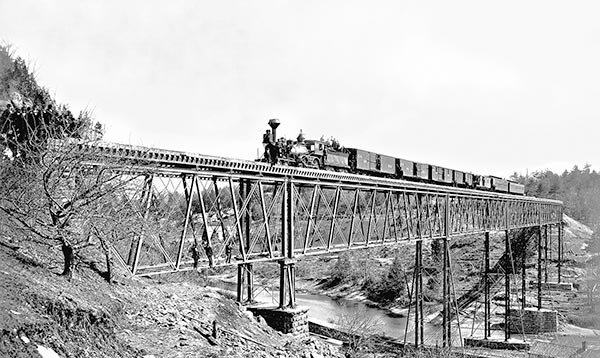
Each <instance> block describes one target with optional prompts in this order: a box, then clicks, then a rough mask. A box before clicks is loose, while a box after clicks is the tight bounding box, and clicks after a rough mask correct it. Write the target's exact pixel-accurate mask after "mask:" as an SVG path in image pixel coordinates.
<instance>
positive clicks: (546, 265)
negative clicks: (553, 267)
mask: <svg viewBox="0 0 600 358" xmlns="http://www.w3.org/2000/svg"><path fill="white" fill-rule="evenodd" d="M544 282H545V283H548V225H544Z"/></svg>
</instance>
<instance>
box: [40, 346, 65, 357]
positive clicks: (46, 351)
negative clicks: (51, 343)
mask: <svg viewBox="0 0 600 358" xmlns="http://www.w3.org/2000/svg"><path fill="white" fill-rule="evenodd" d="M37 350H38V353H39V354H40V355H41V356H42V358H60V356H59V355H58V354H57V353H56V352H55V351H53V350H52V348H46V347H44V346H37Z"/></svg>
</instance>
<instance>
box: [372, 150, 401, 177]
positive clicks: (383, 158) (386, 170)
mask: <svg viewBox="0 0 600 358" xmlns="http://www.w3.org/2000/svg"><path fill="white" fill-rule="evenodd" d="M375 155H376V156H377V158H376V159H377V163H378V164H379V168H377V170H378V171H379V172H381V173H383V174H387V175H394V174H396V159H394V158H393V157H390V156H387V155H383V154H375Z"/></svg>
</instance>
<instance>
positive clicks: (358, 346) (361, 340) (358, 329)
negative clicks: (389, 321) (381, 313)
mask: <svg viewBox="0 0 600 358" xmlns="http://www.w3.org/2000/svg"><path fill="white" fill-rule="evenodd" d="M336 325H337V326H338V327H339V328H340V330H341V331H342V332H343V336H344V337H341V338H342V340H345V341H346V342H347V343H348V355H350V356H353V355H355V354H356V353H357V352H358V351H360V350H363V351H370V350H371V349H372V348H373V343H374V340H373V338H374V336H375V335H377V334H380V333H381V322H380V321H379V320H378V319H377V317H376V316H373V315H372V314H370V313H369V312H368V309H367V308H366V307H365V306H357V307H356V309H355V310H352V311H349V310H345V311H344V313H342V315H340V317H339V318H338V320H337V322H336Z"/></svg>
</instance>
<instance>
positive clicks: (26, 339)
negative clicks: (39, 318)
mask: <svg viewBox="0 0 600 358" xmlns="http://www.w3.org/2000/svg"><path fill="white" fill-rule="evenodd" d="M19 338H21V340H22V341H23V343H25V344H29V342H31V341H30V340H29V338H27V336H25V335H23V336H20V337H19Z"/></svg>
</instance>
